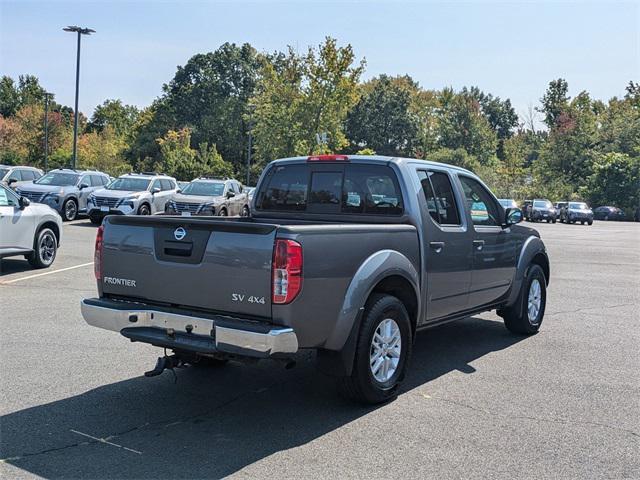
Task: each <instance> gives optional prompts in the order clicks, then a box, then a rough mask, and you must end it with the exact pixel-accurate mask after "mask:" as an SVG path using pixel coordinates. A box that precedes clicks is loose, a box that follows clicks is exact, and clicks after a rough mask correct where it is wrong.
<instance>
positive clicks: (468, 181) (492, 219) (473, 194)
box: [459, 175, 535, 226]
mask: <svg viewBox="0 0 640 480" xmlns="http://www.w3.org/2000/svg"><path fill="white" fill-rule="evenodd" d="M459 178H460V183H462V190H463V191H464V196H465V199H466V201H467V207H468V208H469V210H470V211H471V221H472V222H473V224H474V225H485V226H497V225H500V213H499V210H498V206H497V205H496V202H495V201H494V200H493V197H492V196H491V194H490V193H489V192H488V191H487V189H486V188H484V187H483V186H482V185H481V184H480V182H478V181H476V180H474V179H473V178H469V177H465V176H463V175H460V176H459ZM534 205H535V203H534Z"/></svg>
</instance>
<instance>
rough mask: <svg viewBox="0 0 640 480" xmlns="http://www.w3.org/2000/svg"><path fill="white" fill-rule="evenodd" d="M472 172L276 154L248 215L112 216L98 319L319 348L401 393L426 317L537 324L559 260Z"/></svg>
mask: <svg viewBox="0 0 640 480" xmlns="http://www.w3.org/2000/svg"><path fill="white" fill-rule="evenodd" d="M521 220H522V212H521V211H520V210H519V209H517V208H515V209H514V208H508V209H507V210H506V211H505V210H504V209H503V208H502V207H501V206H500V204H499V203H498V201H497V199H496V198H495V197H494V195H493V194H492V193H491V192H490V191H489V189H488V188H487V187H486V186H485V185H484V184H483V183H482V181H480V179H479V178H478V177H477V176H475V175H474V174H473V173H471V172H469V171H467V170H464V169H461V168H458V167H453V166H449V165H443V164H439V163H433V162H426V161H423V160H413V159H400V158H390V157H378V156H346V155H318V156H311V157H298V158H289V159H284V160H277V161H275V162H271V163H270V164H269V165H268V166H267V167H266V169H265V171H264V172H263V173H262V176H261V178H260V181H259V183H258V186H257V189H256V195H255V197H254V202H253V205H252V216H251V217H245V218H218V217H215V218H213V217H196V216H191V217H181V216H156V217H143V216H130V217H127V216H113V215H110V216H108V217H106V218H105V220H104V223H103V225H102V226H101V227H100V228H99V229H98V234H97V238H96V250H95V263H94V265H95V274H96V280H97V288H98V297H97V298H91V299H85V300H83V301H82V304H81V308H82V314H83V316H84V319H85V320H86V322H87V323H89V324H90V325H93V326H96V327H100V328H104V329H107V330H112V331H116V332H119V333H120V334H121V335H123V336H124V337H126V338H128V339H130V340H133V341H136V342H142V343H147V344H151V345H155V346H157V347H160V348H166V349H170V350H173V352H174V354H173V355H171V356H163V357H160V358H159V359H158V362H157V364H156V367H155V368H154V369H153V370H151V371H149V372H147V375H148V376H154V375H158V374H160V373H162V371H163V370H164V369H165V368H171V367H174V366H178V365H181V364H183V363H191V364H196V365H197V364H201V363H204V362H208V363H211V362H214V363H218V364H221V363H224V361H226V360H227V359H238V358H240V359H241V358H243V357H248V358H254V359H255V358H274V359H280V360H284V361H287V362H291V360H292V358H293V355H294V354H295V353H296V352H298V351H299V350H301V349H315V350H317V351H318V360H319V366H320V368H321V369H322V370H323V371H325V372H327V373H330V374H332V375H336V376H338V377H339V383H340V385H341V387H342V389H343V391H344V392H345V393H346V394H347V395H349V396H350V397H353V398H356V399H358V400H360V401H363V402H368V403H379V402H383V401H385V400H388V399H390V398H392V397H393V396H395V395H396V393H397V391H398V386H399V385H400V383H401V382H402V380H403V379H404V377H405V375H406V372H407V366H408V365H409V361H410V358H411V350H412V345H413V343H414V339H415V334H416V332H417V331H418V330H422V329H425V328H428V327H434V326H437V325H441V324H443V323H446V322H449V321H452V320H457V319H461V318H466V317H469V316H470V315H474V314H477V313H479V312H483V311H488V310H497V312H498V314H499V315H501V316H502V317H503V318H504V322H505V325H506V327H507V328H508V329H509V330H510V331H512V332H515V333H517V334H525V335H531V334H534V333H536V332H537V331H538V329H539V328H540V325H541V323H542V320H543V316H544V311H545V304H546V287H547V285H548V282H549V259H548V257H547V253H546V249H545V246H544V244H543V242H542V240H541V239H540V236H539V234H538V232H536V231H535V230H533V229H531V228H528V227H525V226H521V225H517V223H518V222H520V221H521Z"/></svg>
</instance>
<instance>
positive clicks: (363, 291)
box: [324, 250, 421, 351]
mask: <svg viewBox="0 0 640 480" xmlns="http://www.w3.org/2000/svg"><path fill="white" fill-rule="evenodd" d="M391 276H400V277H403V278H404V279H405V280H407V282H408V283H409V284H410V285H411V286H412V287H413V293H414V294H415V297H416V300H417V305H418V309H417V311H418V312H420V303H421V302H420V300H421V298H420V287H419V285H420V275H419V274H418V271H417V270H416V268H415V267H414V266H413V264H412V263H411V261H410V260H409V259H408V258H407V257H406V256H404V255H403V254H402V253H400V252H398V251H396V250H380V251H378V252H376V253H374V254H372V255H371V256H369V257H368V258H367V259H366V260H365V261H364V262H362V264H361V265H360V267H359V268H358V270H357V271H356V273H355V274H354V276H353V278H352V279H351V283H350V284H349V287H348V288H347V291H346V292H345V298H344V302H343V304H342V308H341V309H340V314H339V316H338V319H337V321H336V323H335V326H334V328H333V330H332V332H331V333H330V334H329V336H328V338H327V341H326V342H325V345H324V347H325V348H326V349H328V350H334V351H339V350H342V348H343V347H344V346H345V344H346V343H347V340H348V339H349V338H350V337H351V336H352V333H353V332H352V331H353V329H354V326H356V325H357V324H358V319H359V317H360V315H361V313H362V311H363V310H364V307H365V304H366V302H367V300H368V298H369V296H370V295H371V293H372V292H373V289H374V288H375V287H376V285H378V283H380V282H381V281H382V280H384V279H385V278H387V277H391ZM356 338H357V335H356Z"/></svg>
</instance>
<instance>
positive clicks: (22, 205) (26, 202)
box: [18, 197, 31, 210]
mask: <svg viewBox="0 0 640 480" xmlns="http://www.w3.org/2000/svg"><path fill="white" fill-rule="evenodd" d="M30 203H31V202H30V201H29V199H28V198H26V197H20V199H19V200H18V205H19V206H20V210H24V209H25V207H28V206H29V204H30Z"/></svg>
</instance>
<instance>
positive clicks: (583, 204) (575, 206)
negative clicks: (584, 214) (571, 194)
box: [569, 203, 589, 210]
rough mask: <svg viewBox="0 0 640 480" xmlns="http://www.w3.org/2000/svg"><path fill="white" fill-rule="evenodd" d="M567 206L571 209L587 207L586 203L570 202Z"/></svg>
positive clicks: (586, 208)
mask: <svg viewBox="0 0 640 480" xmlns="http://www.w3.org/2000/svg"><path fill="white" fill-rule="evenodd" d="M569 208H570V209H571V210H588V209H589V207H587V204H586V203H570V204H569Z"/></svg>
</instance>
